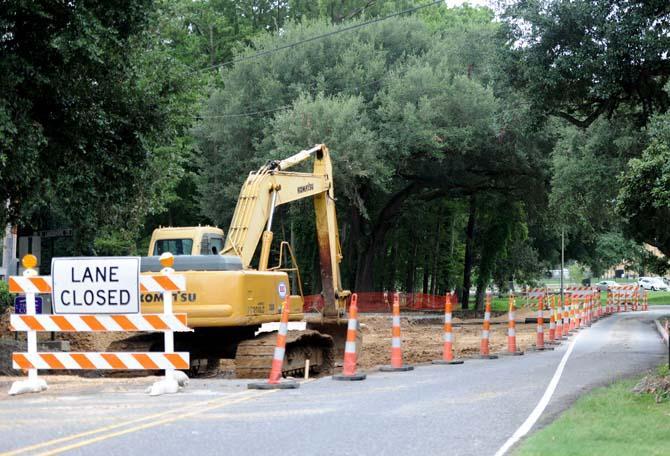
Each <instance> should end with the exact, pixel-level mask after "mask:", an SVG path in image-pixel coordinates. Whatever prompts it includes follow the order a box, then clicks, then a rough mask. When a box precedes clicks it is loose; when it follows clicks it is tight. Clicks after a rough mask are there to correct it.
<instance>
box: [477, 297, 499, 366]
mask: <svg viewBox="0 0 670 456" xmlns="http://www.w3.org/2000/svg"><path fill="white" fill-rule="evenodd" d="M490 335H491V294H490V293H486V304H485V309H484V321H483V322H482V337H481V341H480V344H479V358H480V359H498V357H497V356H496V355H492V354H491V351H490V347H489V338H490Z"/></svg>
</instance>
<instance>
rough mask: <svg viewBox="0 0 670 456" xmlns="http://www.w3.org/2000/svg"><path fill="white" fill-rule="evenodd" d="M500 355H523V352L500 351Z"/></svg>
mask: <svg viewBox="0 0 670 456" xmlns="http://www.w3.org/2000/svg"><path fill="white" fill-rule="evenodd" d="M498 355H499V356H521V355H523V352H522V351H518V350H517V351H514V352H509V351H504V352H500V353H498Z"/></svg>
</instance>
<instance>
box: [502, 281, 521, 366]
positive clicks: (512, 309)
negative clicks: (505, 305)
mask: <svg viewBox="0 0 670 456" xmlns="http://www.w3.org/2000/svg"><path fill="white" fill-rule="evenodd" d="M508 302H509V311H508V313H507V351H504V352H500V353H499V354H500V355H505V356H520V355H523V352H522V351H520V350H519V349H518V348H517V346H516V321H515V318H516V300H515V298H514V294H513V293H511V292H510V294H509V299H508Z"/></svg>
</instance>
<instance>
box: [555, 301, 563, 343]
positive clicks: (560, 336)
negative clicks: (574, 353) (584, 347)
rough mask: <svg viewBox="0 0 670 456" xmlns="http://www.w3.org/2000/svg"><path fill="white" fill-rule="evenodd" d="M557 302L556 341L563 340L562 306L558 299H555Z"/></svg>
mask: <svg viewBox="0 0 670 456" xmlns="http://www.w3.org/2000/svg"><path fill="white" fill-rule="evenodd" d="M557 301H558V308H556V309H555V311H556V317H555V320H556V340H563V305H562V304H561V300H560V299H557Z"/></svg>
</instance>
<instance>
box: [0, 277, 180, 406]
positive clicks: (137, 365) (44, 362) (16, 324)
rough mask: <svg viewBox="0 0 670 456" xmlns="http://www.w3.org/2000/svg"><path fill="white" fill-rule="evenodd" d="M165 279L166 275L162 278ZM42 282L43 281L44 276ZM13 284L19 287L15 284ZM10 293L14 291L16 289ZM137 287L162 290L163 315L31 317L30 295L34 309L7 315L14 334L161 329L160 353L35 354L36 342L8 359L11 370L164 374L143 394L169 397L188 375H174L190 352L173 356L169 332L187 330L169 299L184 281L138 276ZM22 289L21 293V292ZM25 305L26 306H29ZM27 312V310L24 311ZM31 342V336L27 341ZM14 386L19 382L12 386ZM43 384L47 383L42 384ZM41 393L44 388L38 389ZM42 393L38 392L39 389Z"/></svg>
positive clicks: (20, 389) (18, 390)
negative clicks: (10, 362) (123, 371)
mask: <svg viewBox="0 0 670 456" xmlns="http://www.w3.org/2000/svg"><path fill="white" fill-rule="evenodd" d="M165 277H169V280H166V279H165ZM44 279H45V280H46V278H44ZM15 283H18V282H16V281H15ZM13 289H14V292H19V291H18V290H16V289H15V288H13ZM140 289H141V290H142V291H143V292H162V293H163V296H164V300H165V302H166V309H165V312H164V313H163V314H144V315H143V314H113V315H105V314H95V315H94V314H79V315H35V313H34V295H33V311H32V312H27V313H26V315H12V316H11V317H10V324H11V326H12V328H13V329H14V330H15V331H27V332H28V334H29V335H30V334H31V333H36V332H38V331H52V332H130V331H160V332H164V333H165V334H166V336H165V338H166V340H165V342H166V344H165V345H166V346H165V351H164V352H142V353H130V352H127V353H125V352H121V353H111V352H54V353H38V352H37V350H36V344H35V343H30V340H29V344H28V351H27V352H25V353H14V354H13V355H12V361H13V366H14V368H15V369H24V370H28V375H29V380H28V381H30V380H31V378H30V375H31V374H30V373H31V372H35V374H33V375H34V377H33V379H34V378H36V376H37V369H68V370H103V369H119V370H156V369H161V370H165V372H166V377H165V379H163V380H160V381H159V382H156V383H155V384H154V385H152V386H151V387H150V388H149V389H148V391H147V392H149V394H151V395H158V394H164V393H173V392H177V391H178V390H179V387H180V386H184V384H185V383H186V381H187V379H188V377H186V374H184V373H183V372H180V373H179V374H176V373H175V369H188V368H189V354H188V353H187V352H174V344H173V332H174V331H180V332H184V331H192V330H191V329H190V328H189V327H188V326H187V321H186V314H173V313H172V306H171V298H172V292H173V291H183V290H185V289H186V287H185V277H184V276H180V275H169V276H166V275H163V274H161V275H155V276H140ZM24 290H26V289H25V288H24ZM24 292H25V293H26V301H27V303H28V301H30V299H29V293H30V292H29V291H24ZM28 307H30V306H28ZM26 310H28V309H26ZM29 339H30V337H29ZM16 383H19V382H16ZM29 386H30V385H29ZM44 386H46V384H44ZM42 389H45V388H42ZM30 391H35V390H31V389H30V388H23V387H22V385H21V384H18V385H17V386H16V387H15V386H14V385H12V389H11V390H10V394H20V393H23V392H30ZM40 391H41V390H40Z"/></svg>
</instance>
